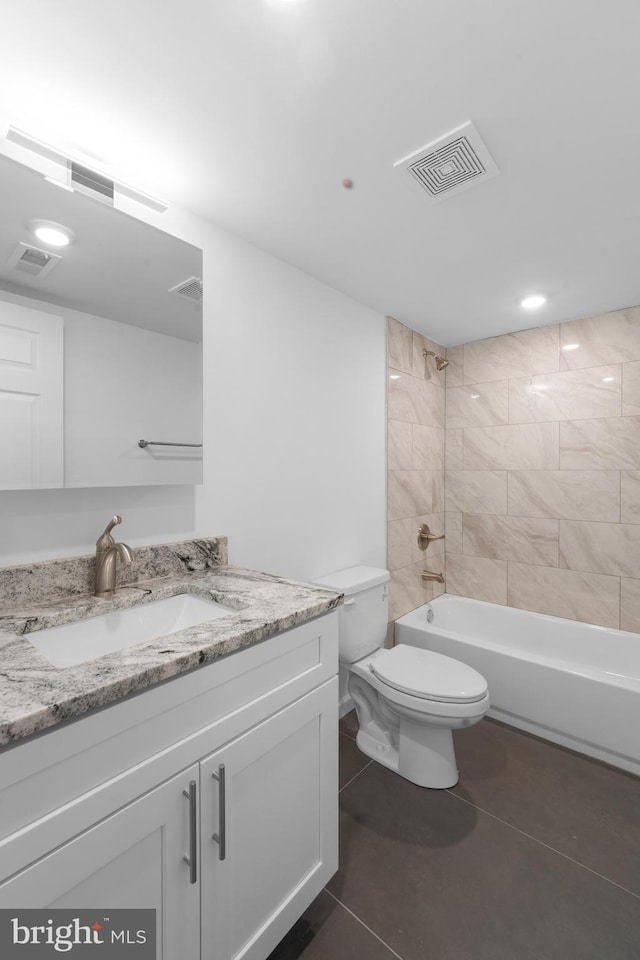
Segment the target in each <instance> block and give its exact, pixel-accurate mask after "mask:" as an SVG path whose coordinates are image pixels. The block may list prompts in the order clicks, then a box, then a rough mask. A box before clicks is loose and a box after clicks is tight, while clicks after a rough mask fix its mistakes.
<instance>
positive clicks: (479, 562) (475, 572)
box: [447, 553, 507, 604]
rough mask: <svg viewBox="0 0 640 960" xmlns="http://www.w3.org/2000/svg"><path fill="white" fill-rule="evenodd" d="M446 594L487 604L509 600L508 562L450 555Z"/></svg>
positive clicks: (503, 602) (502, 602)
mask: <svg viewBox="0 0 640 960" xmlns="http://www.w3.org/2000/svg"><path fill="white" fill-rule="evenodd" d="M447 593H453V594H457V595H458V596H461V597H472V598H473V599H474V600H486V601H487V602H488V603H501V604H505V603H506V602H507V564H506V562H505V561H504V560H490V559H487V558H485V557H465V556H460V555H459V554H456V553H448V554H447Z"/></svg>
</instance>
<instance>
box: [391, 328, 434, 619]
mask: <svg viewBox="0 0 640 960" xmlns="http://www.w3.org/2000/svg"><path fill="white" fill-rule="evenodd" d="M387 326H388V339H387V345H388V346H387V361H388V368H387V387H388V392H387V415H388V427H387V437H388V456H387V463H388V470H389V472H388V487H387V509H388V521H389V523H388V528H387V538H388V539H387V543H388V547H387V565H388V568H389V571H390V574H391V583H390V589H389V616H390V619H391V620H393V619H395V618H397V617H399V616H402V614H404V613H408V612H409V611H410V610H413V609H414V608H415V607H416V606H420V605H421V604H423V603H425V602H427V601H428V600H431V599H433V598H434V597H435V596H438V595H439V594H441V593H443V592H444V585H442V584H437V583H433V582H428V581H423V580H422V570H423V569H424V567H425V563H426V560H425V556H424V555H423V553H422V551H421V550H420V549H419V548H418V543H417V534H418V527H419V526H420V524H421V523H428V524H429V526H430V527H431V528H432V529H433V531H434V532H435V533H440V532H442V530H443V529H444V456H445V446H444V439H445V430H444V412H445V399H444V394H445V377H446V372H445V370H441V371H439V370H437V369H436V365H435V362H434V360H433V358H432V357H428V358H425V357H424V356H423V355H422V351H423V350H431V351H433V352H434V353H435V354H438V355H439V356H442V355H444V348H443V347H441V346H440V345H439V344H437V343H434V342H433V341H432V340H429V339H428V338H427V337H424V336H423V335H422V334H419V333H417V332H415V331H413V330H410V329H409V328H408V327H406V326H405V325H404V324H401V323H399V322H398V321H397V320H394V319H392V318H387ZM443 554H444V547H443V544H442V542H441V541H438V542H437V543H435V544H432V545H431V548H430V551H429V556H430V557H431V561H430V562H431V563H433V562H434V561H435V562H436V563H439V564H440V567H439V568H441V569H443V570H444V555H443Z"/></svg>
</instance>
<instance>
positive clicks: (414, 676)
mask: <svg viewBox="0 0 640 960" xmlns="http://www.w3.org/2000/svg"><path fill="white" fill-rule="evenodd" d="M388 580H389V573H388V572H387V571H386V570H380V569H378V568H377V567H364V566H360V567H350V568H348V569H347V570H339V571H337V572H336V573H333V574H329V575H328V576H327V577H323V578H322V579H321V580H318V581H316V582H317V583H319V584H322V585H323V586H328V587H332V588H333V589H335V590H340V591H341V592H343V593H344V594H345V602H344V605H343V606H341V607H340V608H339V609H340V628H339V640H338V646H339V655H340V661H341V666H342V667H343V668H344V669H346V670H347V671H348V690H349V693H350V695H351V698H352V700H353V702H354V705H355V708H356V713H357V715H358V734H357V738H356V742H357V744H358V747H359V748H360V750H361V751H362V752H363V753H364V754H366V755H367V756H369V757H371V758H372V759H373V760H376V761H377V762H378V763H381V764H383V765H384V766H386V767H389V768H390V769H391V770H394V771H395V772H397V773H399V774H400V776H402V777H405V779H407V780H410V781H412V783H416V784H418V785H419V786H421V787H431V788H437V789H444V788H446V787H452V786H453V785H454V784H455V783H457V782H458V770H457V767H456V760H455V753H454V747H453V736H452V731H453V730H455V729H458V728H461V727H469V726H472V725H473V724H474V723H478V721H480V720H481V719H482V717H483V716H484V715H485V713H486V712H487V710H488V709H489V702H490V701H489V692H488V689H487V682H486V680H485V679H484V677H483V676H482V675H481V674H480V673H478V672H477V670H474V669H473V668H472V667H469V666H467V665H466V664H464V663H461V662H460V661H458V660H454V659H453V658H452V657H445V656H443V655H442V654H438V653H434V652H433V651H430V650H422V649H418V648H417V647H409V646H407V645H405V644H399V645H397V646H395V647H392V648H391V649H390V650H387V649H385V648H384V647H383V644H384V642H385V639H386V632H387V614H388V603H389V601H388Z"/></svg>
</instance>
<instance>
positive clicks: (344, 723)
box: [339, 710, 358, 740]
mask: <svg viewBox="0 0 640 960" xmlns="http://www.w3.org/2000/svg"><path fill="white" fill-rule="evenodd" d="M339 726H340V733H344V734H346V735H347V736H348V737H351V739H352V740H355V738H356V735H357V733H358V717H357V716H356V712H355V710H351V712H350V713H347V714H345V716H344V717H341V718H340V724H339Z"/></svg>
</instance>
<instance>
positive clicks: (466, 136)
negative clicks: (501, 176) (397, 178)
mask: <svg viewBox="0 0 640 960" xmlns="http://www.w3.org/2000/svg"><path fill="white" fill-rule="evenodd" d="M393 166H394V167H398V168H400V169H404V170H406V171H407V173H409V174H410V175H411V177H412V179H413V180H414V181H415V182H416V183H418V184H419V185H420V186H421V187H422V189H423V190H424V191H425V192H426V193H427V194H428V195H429V196H430V197H431V199H432V200H440V199H443V198H445V197H451V196H453V195H454V194H455V193H460V192H461V191H462V190H466V189H467V188H468V187H473V186H474V185H475V184H476V183H480V181H481V180H489V179H490V178H491V177H495V176H496V174H497V173H499V172H500V171H499V170H498V168H497V167H496V165H495V163H494V162H493V160H492V158H491V155H490V153H489V151H488V150H487V148H486V146H485V145H484V143H483V142H482V140H481V139H480V134H479V133H478V131H477V130H476V128H475V127H474V125H473V124H472V123H471V121H470V120H469V121H467V123H463V124H462V125H461V126H459V127H456V128H455V130H451V131H450V132H449V133H446V134H445V135H444V136H443V137H439V138H438V139H437V140H433V141H432V142H431V143H428V144H427V145H426V146H425V147H421V148H420V150H416V151H415V152H414V153H411V154H409V156H408V157H404V158H403V159H402V160H398V161H397V162H396V163H394V165H393Z"/></svg>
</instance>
